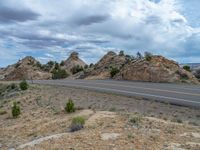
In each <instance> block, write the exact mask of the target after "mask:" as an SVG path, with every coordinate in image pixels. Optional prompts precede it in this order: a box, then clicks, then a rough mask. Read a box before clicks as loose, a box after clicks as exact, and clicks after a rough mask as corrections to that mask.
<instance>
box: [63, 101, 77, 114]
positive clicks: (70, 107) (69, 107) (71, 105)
mask: <svg viewBox="0 0 200 150" xmlns="http://www.w3.org/2000/svg"><path fill="white" fill-rule="evenodd" d="M65 111H66V112H68V113H72V112H75V107H74V102H73V101H72V99H69V101H68V102H67V104H66V106H65Z"/></svg>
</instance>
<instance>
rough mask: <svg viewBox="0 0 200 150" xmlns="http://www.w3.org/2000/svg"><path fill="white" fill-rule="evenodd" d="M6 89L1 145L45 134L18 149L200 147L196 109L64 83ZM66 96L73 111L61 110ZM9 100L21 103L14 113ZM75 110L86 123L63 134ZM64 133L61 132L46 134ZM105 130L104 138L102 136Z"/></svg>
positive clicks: (199, 118) (1, 105)
mask: <svg viewBox="0 0 200 150" xmlns="http://www.w3.org/2000/svg"><path fill="white" fill-rule="evenodd" d="M4 84H5V83H4ZM1 86H2V85H0V87H1ZM10 92H11V93H9V92H6V94H5V95H4V96H3V97H1V99H0V111H1V112H3V111H4V113H2V114H1V115H0V133H1V134H0V149H1V148H2V149H8V148H16V147H19V146H20V145H23V144H26V143H29V142H31V141H34V140H36V139H40V138H44V139H45V137H47V138H46V139H47V140H46V141H42V142H41V143H40V144H38V145H34V147H32V148H31V147H21V148H20V149H69V148H72V149H123V148H126V149H131V148H132V149H144V148H145V149H173V147H175V148H182V149H198V148H199V147H198V143H200V137H198V136H200V128H199V124H200V122H199V121H200V110H197V109H193V108H187V107H181V106H175V105H170V104H165V103H159V102H155V101H152V100H151V101H150V100H144V99H140V98H133V97H125V96H120V95H113V94H105V93H99V92H93V91H88V90H83V89H75V88H68V87H62V86H44V85H31V86H30V88H29V90H27V91H20V90H16V91H14V90H12V91H10ZM12 93H15V94H12ZM8 95H9V96H8ZM69 98H71V99H72V100H73V101H74V103H75V106H76V107H77V109H78V111H77V112H76V113H74V114H66V113H65V112H64V107H65V104H66V102H67V101H68V99H69ZM13 101H17V102H18V104H19V105H20V107H21V108H22V114H21V115H20V117H19V118H17V119H12V117H11V111H10V110H11V105H12V102H13ZM110 113H111V114H110ZM112 113H113V114H112ZM132 114H134V115H138V116H141V118H142V120H143V121H142V122H141V123H140V127H139V128H138V127H134V126H133V125H130V124H129V118H130V115H132ZM77 115H81V116H86V118H87V121H86V124H87V126H86V127H85V128H84V129H83V130H81V131H79V132H76V133H73V134H71V133H70V134H69V135H68V134H65V133H68V131H69V128H68V127H69V125H70V123H71V119H72V118H73V117H74V116H77ZM110 116H111V118H110ZM94 118H96V120H94ZM177 122H178V123H177ZM63 133H64V135H63V136H61V137H60V138H55V139H48V136H53V137H57V134H63ZM54 135H56V136H54ZM105 136H108V139H107V140H103V139H102V137H104V138H105ZM109 138H111V139H109ZM112 138H113V139H112ZM39 141H40V140H39ZM69 145H70V146H69ZM59 146H60V147H59ZM49 147H51V148H49Z"/></svg>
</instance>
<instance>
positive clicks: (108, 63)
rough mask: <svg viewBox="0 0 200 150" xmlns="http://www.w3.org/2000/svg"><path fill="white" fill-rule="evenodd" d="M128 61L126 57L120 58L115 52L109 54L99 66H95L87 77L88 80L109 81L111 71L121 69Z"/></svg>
mask: <svg viewBox="0 0 200 150" xmlns="http://www.w3.org/2000/svg"><path fill="white" fill-rule="evenodd" d="M126 61H127V59H126V57H125V56H119V55H117V54H116V53H115V52H112V51H110V52H108V53H107V54H106V55H105V56H104V57H103V58H102V59H101V60H100V61H99V62H98V63H97V64H95V66H94V69H93V70H92V71H90V72H89V73H88V74H87V75H86V78H87V79H107V78H110V69H111V68H112V67H113V68H118V69H120V68H121V67H122V66H123V65H124V64H125V63H126Z"/></svg>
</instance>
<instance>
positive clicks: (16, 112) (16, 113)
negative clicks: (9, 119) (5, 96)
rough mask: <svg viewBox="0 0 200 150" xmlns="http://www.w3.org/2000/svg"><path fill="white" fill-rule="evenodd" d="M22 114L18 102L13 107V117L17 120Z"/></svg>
mask: <svg viewBox="0 0 200 150" xmlns="http://www.w3.org/2000/svg"><path fill="white" fill-rule="evenodd" d="M20 114H21V109H20V107H19V106H18V105H17V102H13V106H12V116H13V118H17V117H18V116H19V115H20Z"/></svg>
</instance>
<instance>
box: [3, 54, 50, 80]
mask: <svg viewBox="0 0 200 150" xmlns="http://www.w3.org/2000/svg"><path fill="white" fill-rule="evenodd" d="M38 64H39V62H38V61H36V60H35V59H34V58H33V57H31V56H27V57H25V58H24V59H22V60H20V61H18V62H17V63H16V64H14V65H10V66H8V67H7V68H5V69H3V70H2V71H1V72H0V74H1V75H0V76H1V80H22V79H26V80H30V79H50V78H51V77H52V75H51V73H48V72H44V71H42V70H41V68H40V67H39V65H38Z"/></svg>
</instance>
